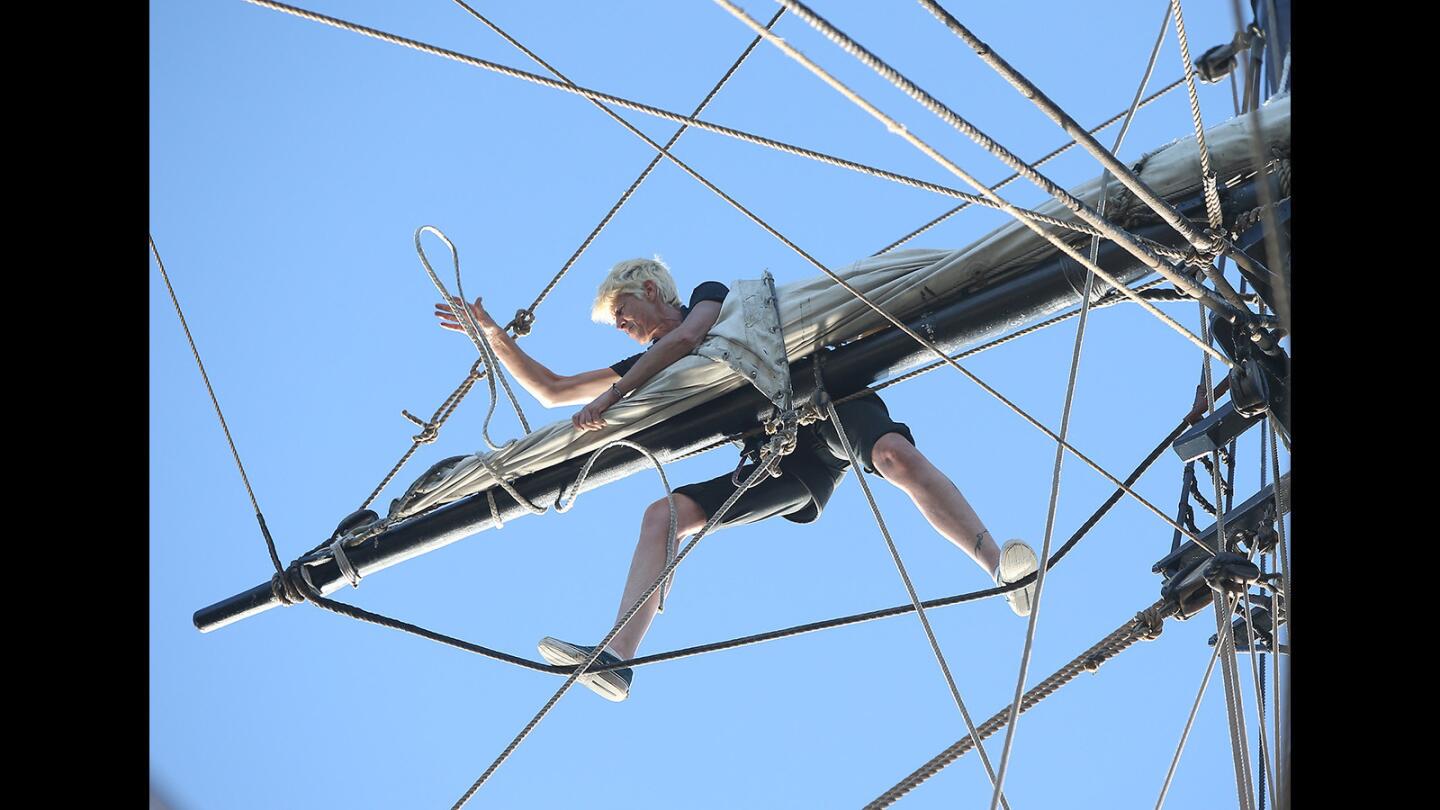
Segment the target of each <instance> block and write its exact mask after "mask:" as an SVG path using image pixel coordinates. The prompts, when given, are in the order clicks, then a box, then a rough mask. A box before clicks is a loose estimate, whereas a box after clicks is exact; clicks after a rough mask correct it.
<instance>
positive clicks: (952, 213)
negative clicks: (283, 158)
mask: <svg viewBox="0 0 1440 810" xmlns="http://www.w3.org/2000/svg"><path fill="white" fill-rule="evenodd" d="M1167 19H1168V12H1167ZM1184 83H1185V79H1184V78H1183V77H1182V78H1179V79H1176V80H1175V81H1173V82H1171V83H1169V84H1167V85H1165V86H1164V87H1162V88H1160V89H1159V90H1157V91H1155V93H1154V94H1152V95H1150V96H1149V97H1147V98H1146V99H1145V100H1143V101H1141V102H1140V105H1139V107H1137V108H1136V109H1141V108H1144V107H1147V106H1149V104H1150V102H1152V101H1154V100H1156V99H1158V98H1160V97H1161V96H1163V95H1165V94H1166V93H1168V92H1170V91H1171V90H1174V89H1175V88H1177V87H1179V86H1180V85H1181V84H1184ZM1125 115H1126V113H1125V112H1123V111H1122V112H1118V113H1115V115H1113V116H1111V117H1110V118H1108V119H1106V120H1105V121H1104V123H1101V124H1099V125H1098V126H1096V127H1094V128H1092V129H1090V130H1089V132H1090V133H1091V134H1092V135H1093V134H1095V133H1096V132H1099V131H1101V130H1102V129H1105V128H1107V127H1109V126H1110V125H1111V124H1114V123H1115V122H1116V121H1119V120H1120V119H1121V118H1124V117H1125ZM1074 146H1075V141H1070V142H1069V143H1067V144H1065V145H1064V146H1061V147H1059V148H1057V149H1055V150H1054V151H1052V152H1050V153H1049V154H1047V155H1045V156H1044V157H1042V158H1040V159H1039V160H1036V161H1034V162H1032V163H1031V164H1030V165H1031V166H1035V167H1037V168H1038V167H1040V166H1044V165H1045V164H1046V163H1049V162H1050V161H1051V160H1053V159H1055V158H1057V157H1059V156H1060V155H1062V154H1064V153H1066V152H1068V151H1070V149H1071V148H1072V147H1074ZM1019 177H1020V173H1019V172H1014V173H1012V174H1011V175H1010V176H1009V177H1006V178H1005V179H1004V180H1001V181H1000V182H998V183H996V184H995V185H993V186H991V187H990V190H991V191H999V190H1000V189H1002V188H1004V187H1005V186H1008V185H1010V184H1011V183H1012V182H1014V181H1015V180H1017V179H1019ZM968 207H970V203H968V202H966V203H961V204H960V205H957V206H955V207H954V208H951V209H950V210H949V211H946V212H945V213H943V214H941V215H940V216H938V217H936V218H934V219H932V220H930V221H929V222H927V223H925V224H924V225H921V226H920V227H919V228H917V229H916V230H913V231H911V232H910V233H907V234H905V235H904V236H902V237H900V238H899V239H897V240H895V241H894V242H891V243H890V244H888V245H886V246H885V247H883V248H880V249H879V250H877V251H875V252H874V253H872V254H870V255H872V256H879V255H880V254H882V253H889V252H890V251H892V250H894V249H895V248H897V247H900V246H901V245H903V244H905V243H906V242H909V241H910V240H911V239H914V238H915V237H917V236H919V235H920V234H922V233H925V232H926V231H928V230H930V229H931V228H933V227H935V226H936V225H939V224H940V223H942V222H944V221H945V220H947V219H949V218H950V217H953V216H955V215H956V214H958V213H960V212H961V211H963V210H964V209H966V208H968ZM1152 249H1153V248H1152Z"/></svg>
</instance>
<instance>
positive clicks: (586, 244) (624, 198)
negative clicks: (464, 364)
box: [455, 0, 785, 334]
mask: <svg viewBox="0 0 1440 810" xmlns="http://www.w3.org/2000/svg"><path fill="white" fill-rule="evenodd" d="M455 2H456V4H458V5H459V6H460V7H461V8H463V9H465V10H466V11H467V12H469V13H470V15H471V16H473V17H474V18H475V19H477V20H479V21H480V22H482V23H484V24H485V26H486V27H488V28H489V29H490V30H491V31H494V32H495V33H496V34H498V35H499V36H500V37H502V38H503V39H504V40H505V41H506V42H508V43H510V44H511V45H513V46H514V47H515V48H516V49H518V50H519V51H520V52H521V53H523V54H525V55H526V56H528V57H530V58H531V59H532V60H534V61H535V62H536V63H537V64H539V65H540V66H541V67H543V68H545V69H546V70H548V71H550V72H551V73H552V74H554V75H555V77H556V78H558V79H560V80H561V81H563V82H565V83H566V84H567V85H570V86H572V87H574V86H575V83H574V82H572V81H571V80H570V79H569V78H568V77H566V76H565V74H563V73H561V72H560V71H559V70H556V69H555V68H554V67H553V66H551V65H550V64H549V63H547V62H546V61H545V60H544V59H541V58H540V57H539V56H538V55H536V54H535V52H533V51H531V50H530V49H529V48H527V47H525V46H524V45H523V44H522V43H521V42H520V41H519V40H517V39H515V38H514V37H512V36H510V35H509V34H507V33H506V32H505V31H504V30H503V29H501V28H500V26H498V25H496V24H495V23H493V22H491V21H490V20H489V19H487V18H486V17H485V16H484V15H482V14H481V13H480V12H478V11H476V10H475V9H474V8H472V7H471V6H470V4H468V3H466V2H465V0H455ZM784 14H785V9H783V8H782V9H780V10H779V11H777V12H775V16H774V17H772V18H770V22H768V23H766V24H765V27H766V28H773V27H774V25H775V23H777V22H779V20H780V18H781V17H782V16H783V15H784ZM759 44H760V38H759V37H755V38H754V39H753V40H751V41H750V44H749V45H748V46H746V48H745V50H744V51H742V52H741V54H740V56H739V57H738V58H737V59H736V60H735V62H734V63H733V64H731V65H730V69H729V70H727V71H725V75H724V76H721V77H720V81H718V82H716V83H715V86H714V87H712V88H710V92H709V93H707V94H706V95H705V98H704V99H702V100H701V101H700V103H699V104H698V105H697V106H696V107H695V109H694V111H692V112H691V113H690V115H689V116H688V118H692V119H693V118H695V117H696V116H698V115H699V114H700V113H701V112H702V111H703V110H704V109H705V108H706V107H707V106H709V105H710V102H711V100H713V99H714V98H715V95H716V94H717V93H719V92H720V88H722V87H724V86H725V84H726V83H727V82H729V81H730V77H731V76H734V75H735V71H737V70H739V69H740V66H741V65H742V64H744V63H745V60H746V59H748V58H749V57H750V54H751V52H753V51H754V50H755V46H757V45H759ZM590 101H591V103H593V104H594V105H595V106H597V107H599V108H600V109H601V110H605V105H603V104H601V103H600V102H598V101H596V100H595V99H593V98H592V99H590ZM689 128H690V123H689V122H688V121H687V122H685V123H683V124H682V125H681V127H680V128H679V129H677V130H675V134H674V135H671V136H670V140H668V141H666V142H665V148H666V149H669V148H670V147H672V146H674V145H675V142H676V141H678V140H680V136H681V135H684V134H685V131H686V130H687V129H689ZM663 157H664V155H663V154H659V153H657V154H656V155H655V157H653V158H651V160H650V163H649V164H648V165H647V166H646V167H645V169H644V170H643V171H641V172H640V175H639V176H638V177H636V178H635V180H634V182H632V183H631V184H630V187H629V188H627V189H625V193H623V194H621V195H620V199H618V200H616V201H615V204H614V205H612V206H611V207H610V210H609V211H608V212H606V214H605V216H604V217H602V218H601V219H600V223H599V224H598V225H596V226H595V228H594V229H593V230H591V231H590V234H589V235H588V236H586V237H585V239H584V241H582V242H581V243H580V246H579V247H578V248H576V249H575V252H574V253H572V254H570V258H569V259H567V260H566V261H565V264H564V265H563V266H562V267H561V268H560V270H559V272H557V273H556V274H555V277H554V278H552V279H550V283H549V284H546V285H545V289H543V290H541V291H540V295H538V296H537V297H536V298H535V300H534V301H533V302H532V303H531V304H530V307H529V309H528V310H520V312H524V313H526V314H527V315H528V316H529V321H531V322H533V321H534V319H535V315H534V312H535V309H536V308H537V307H539V306H540V304H541V303H542V302H544V301H545V299H546V298H547V297H549V295H550V293H551V291H553V290H554V289H555V287H556V285H558V284H559V283H560V280H561V279H563V278H564V277H565V274H566V273H568V272H570V268H571V267H573V266H574V265H575V262H577V261H579V259H580V257H581V255H583V254H584V253H585V251H586V250H588V249H589V248H590V244H591V243H592V242H594V241H595V239H596V237H598V236H599V235H600V232H601V231H603V230H604V229H605V227H606V226H607V225H609V224H610V220H611V219H612V218H613V217H614V216H615V214H616V213H618V212H619V211H620V209H621V207H623V206H624V205H625V203H626V202H628V201H629V199H630V196H631V195H632V194H634V193H635V191H636V189H638V188H640V184H641V183H644V182H645V180H646V178H648V177H649V176H650V172H652V171H654V169H655V167H656V166H658V165H660V160H661V159H662V158H663ZM520 317H521V316H520V313H519V312H517V313H516V318H517V319H518V318H520ZM517 327H518V324H517ZM524 328H525V333H528V332H529V323H526V324H525V326H524ZM517 333H519V331H518V328H517ZM521 334H523V333H521Z"/></svg>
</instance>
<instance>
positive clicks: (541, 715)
mask: <svg viewBox="0 0 1440 810" xmlns="http://www.w3.org/2000/svg"><path fill="white" fill-rule="evenodd" d="M781 458H782V456H780V455H778V454H777V455H772V456H770V457H769V458H767V459H765V460H764V461H762V462H761V463H760V464H758V465H756V467H755V470H754V471H753V472H751V474H750V475H749V477H747V478H746V479H745V480H744V481H743V482H741V484H740V486H739V487H738V488H736V490H735V491H734V492H733V493H731V495H730V497H729V498H728V499H726V501H725V503H723V504H721V506H720V508H719V510H717V511H716V512H715V514H714V515H713V516H712V517H711V518H710V520H709V521H707V522H706V523H705V526H704V527H703V528H701V529H700V531H699V532H697V533H696V534H695V536H694V537H693V538H691V540H690V542H689V543H687V544H686V545H685V547H684V548H683V549H681V550H680V552H679V553H678V554H676V555H675V558H674V559H672V560H671V561H670V562H669V564H668V565H666V566H665V568H664V570H662V571H661V572H660V576H659V577H657V578H656V579H655V581H654V582H652V583H651V584H650V587H648V588H646V589H645V593H643V594H641V596H640V598H639V599H637V600H636V601H635V603H634V604H633V605H631V606H630V609H629V610H627V611H626V612H625V615H624V616H622V617H620V620H619V621H617V622H616V623H615V626H614V627H612V628H611V629H610V632H609V633H606V634H605V638H604V639H602V640H601V641H600V643H598V644H596V645H595V649H594V651H593V652H591V653H590V656H589V658H588V659H587V660H586V661H585V663H584V664H582V665H580V666H578V667H576V668H575V671H574V672H572V673H571V674H570V676H569V677H568V678H566V679H565V683H564V684H562V685H561V686H560V688H559V689H558V690H556V692H555V694H554V695H553V696H551V698H550V699H549V700H548V701H546V702H545V705H544V706H542V707H541V708H540V711H538V712H536V714H535V716H534V717H533V718H531V719H530V722H528V723H526V724H525V726H524V728H522V729H521V730H520V733H519V734H517V735H515V738H514V739H513V740H511V741H510V744H509V745H507V746H506V747H505V749H504V750H503V751H501V752H500V755H499V756H497V757H496V758H495V761H494V762H492V763H490V766H489V767H488V768H486V769H485V771H484V772H483V773H481V774H480V778H478V779H476V780H475V783H474V784H472V785H471V786H470V789H469V790H467V791H465V793H464V795H462V796H461V797H460V798H459V800H457V801H456V802H455V804H454V806H453V807H452V808H451V810H459V808H461V807H463V806H465V804H466V803H467V802H469V801H470V799H471V797H473V796H474V795H475V793H476V791H478V790H479V789H480V788H481V787H482V786H483V785H484V784H485V782H486V781H488V780H489V778H490V777H491V776H492V775H493V774H494V773H495V771H496V770H498V769H499V768H500V766H501V765H502V764H504V763H505V761H506V760H507V759H509V758H510V755H511V754H513V753H514V752H515V749H516V748H518V747H519V746H520V744H521V743H522V742H524V741H525V738H526V737H528V736H529V735H530V732H532V731H533V730H534V729H535V727H536V726H538V725H539V724H540V721H541V720H543V719H545V716H546V715H548V714H549V713H550V710H551V709H552V708H554V707H555V704H556V703H558V702H559V701H560V698H562V697H564V696H565V693H566V692H568V691H569V690H570V687H571V686H573V685H574V684H575V682H576V681H577V680H579V678H580V676H581V675H583V674H585V673H586V672H587V671H589V669H590V667H592V666H593V665H594V664H595V661H596V659H598V658H599V657H600V654H601V653H603V652H604V651H605V647H606V646H607V645H608V644H609V643H610V642H611V641H613V640H614V639H615V636H617V635H619V634H620V631H621V629H623V628H624V627H625V625H626V624H628V623H629V622H630V619H631V618H633V617H634V616H635V614H636V613H638V612H639V611H640V608H641V607H642V606H643V605H644V604H645V603H646V602H647V601H649V599H650V597H651V596H653V595H654V594H655V592H656V591H657V590H659V589H660V587H661V586H662V585H663V584H664V583H665V580H666V579H668V578H669V576H670V573H671V572H672V571H674V570H675V568H676V566H678V565H679V564H680V563H681V561H682V560H684V559H685V558H686V557H687V556H689V554H690V551H691V550H692V549H694V548H695V546H696V544H698V543H699V542H700V541H701V540H702V539H704V537H705V535H706V534H708V533H709V532H710V530H711V529H712V528H714V527H715V526H716V525H717V524H718V523H719V522H720V519H721V518H722V517H724V515H725V513H726V512H728V511H729V510H730V507H732V506H734V504H735V501H737V500H739V499H740V496H741V495H742V494H744V492H745V491H746V490H747V489H749V488H750V487H751V486H753V485H754V484H755V483H756V482H757V481H759V480H760V479H761V476H767V477H768V476H769V474H770V468H771V467H772V466H774V465H775V464H778V463H779V461H780V459H781Z"/></svg>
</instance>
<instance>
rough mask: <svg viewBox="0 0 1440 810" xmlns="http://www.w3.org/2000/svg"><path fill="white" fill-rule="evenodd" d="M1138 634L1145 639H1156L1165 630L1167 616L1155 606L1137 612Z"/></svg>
mask: <svg viewBox="0 0 1440 810" xmlns="http://www.w3.org/2000/svg"><path fill="white" fill-rule="evenodd" d="M1135 622H1136V624H1138V625H1139V627H1137V628H1136V635H1137V636H1138V637H1139V638H1140V639H1142V640H1144V641H1154V640H1155V639H1157V638H1159V637H1160V634H1161V633H1162V632H1164V631H1165V617H1164V616H1163V615H1161V613H1160V610H1159V609H1158V608H1155V607H1148V608H1146V609H1144V610H1142V611H1140V612H1139V613H1136V614H1135Z"/></svg>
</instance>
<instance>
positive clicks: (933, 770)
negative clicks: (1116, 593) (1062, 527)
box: [865, 600, 1175, 810]
mask: <svg viewBox="0 0 1440 810" xmlns="http://www.w3.org/2000/svg"><path fill="white" fill-rule="evenodd" d="M1174 610H1175V606H1173V605H1170V606H1167V605H1166V604H1165V602H1164V600H1161V601H1159V602H1156V603H1155V604H1153V605H1151V606H1150V607H1148V608H1146V609H1145V610H1143V611H1140V612H1139V613H1137V614H1136V615H1135V618H1133V619H1131V620H1129V621H1127V622H1125V623H1124V624H1122V625H1121V626H1120V627H1118V628H1116V629H1115V630H1114V631H1113V632H1111V633H1110V634H1109V635H1107V636H1105V637H1104V638H1102V639H1100V641H1098V642H1096V643H1095V644H1094V645H1093V646H1091V647H1090V648H1089V649H1087V650H1085V651H1084V652H1082V653H1080V654H1079V655H1078V656H1076V657H1075V658H1074V659H1072V660H1071V661H1070V663H1068V664H1066V665H1064V666H1062V667H1061V668H1060V669H1058V670H1056V672H1055V673H1054V674H1052V675H1051V676H1050V677H1048V678H1046V679H1045V680H1043V681H1041V682H1040V683H1038V684H1036V685H1035V687H1034V688H1033V689H1031V690H1030V691H1028V692H1026V693H1025V695H1024V698H1023V699H1022V701H1021V703H1020V704H1019V711H1018V712H1016V714H1021V713H1024V712H1026V711H1029V710H1030V709H1031V708H1034V707H1035V706H1036V705H1037V704H1039V703H1040V701H1042V700H1044V699H1045V698H1047V697H1049V696H1050V695H1053V694H1055V692H1056V691H1058V690H1059V689H1060V687H1062V686H1064V685H1065V684H1067V683H1069V682H1070V681H1072V680H1074V679H1075V678H1076V677H1077V676H1078V675H1080V673H1082V672H1094V671H1096V670H1097V669H1098V668H1099V667H1100V665H1101V664H1103V663H1104V662H1106V661H1108V660H1110V659H1111V658H1114V657H1115V656H1116V655H1118V654H1120V653H1122V652H1124V651H1125V650H1126V649H1128V648H1129V647H1130V646H1131V645H1133V644H1134V643H1135V642H1137V641H1140V640H1150V639H1154V638H1156V637H1158V636H1159V635H1160V631H1161V629H1162V627H1163V622H1164V620H1165V619H1166V618H1168V617H1169V616H1170V615H1172V614H1173V612H1174ZM1010 715H1011V707H1009V706H1007V707H1005V708H1004V709H1001V710H1000V711H998V712H996V713H995V714H994V715H992V716H991V717H990V719H988V720H986V721H985V722H984V723H981V724H980V728H979V732H980V734H979V737H978V738H979V739H984V738H986V737H989V736H990V735H992V734H994V733H995V732H997V731H999V730H1000V729H1001V728H1003V727H1004V726H1005V724H1006V719H1007V718H1008V717H1009V716H1010ZM976 739H977V738H976V737H973V736H967V737H963V738H961V739H960V740H958V741H956V742H955V743H954V744H953V745H951V746H950V747H949V748H946V749H945V750H944V751H941V752H940V753H939V754H937V755H936V756H935V757H933V758H932V759H931V760H930V761H929V762H926V763H925V764H924V765H922V766H920V767H919V768H918V769H916V770H915V771H914V772H913V773H911V774H910V775H908V776H906V777H905V778H904V779H901V780H900V781H899V782H898V783H897V784H896V785H895V786H894V787H892V788H890V789H889V790H887V791H885V792H884V793H882V794H880V796H878V797H877V798H875V799H874V800H873V801H871V802H870V803H869V804H867V805H865V808H866V810H872V808H882V807H889V806H890V805H892V804H894V803H895V802H896V801H898V800H899V799H900V798H901V797H902V796H904V795H905V794H906V793H909V792H910V791H912V790H914V789H915V788H916V787H918V786H919V785H920V784H921V783H923V782H924V781H925V780H927V779H929V778H930V777H932V776H934V775H936V774H938V773H939V772H940V771H942V770H944V768H945V766H947V765H949V764H950V763H952V762H954V761H955V760H957V759H959V758H960V757H961V756H963V755H964V754H965V752H967V751H969V750H970V749H971V748H973V747H974V746H975V740H976Z"/></svg>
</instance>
